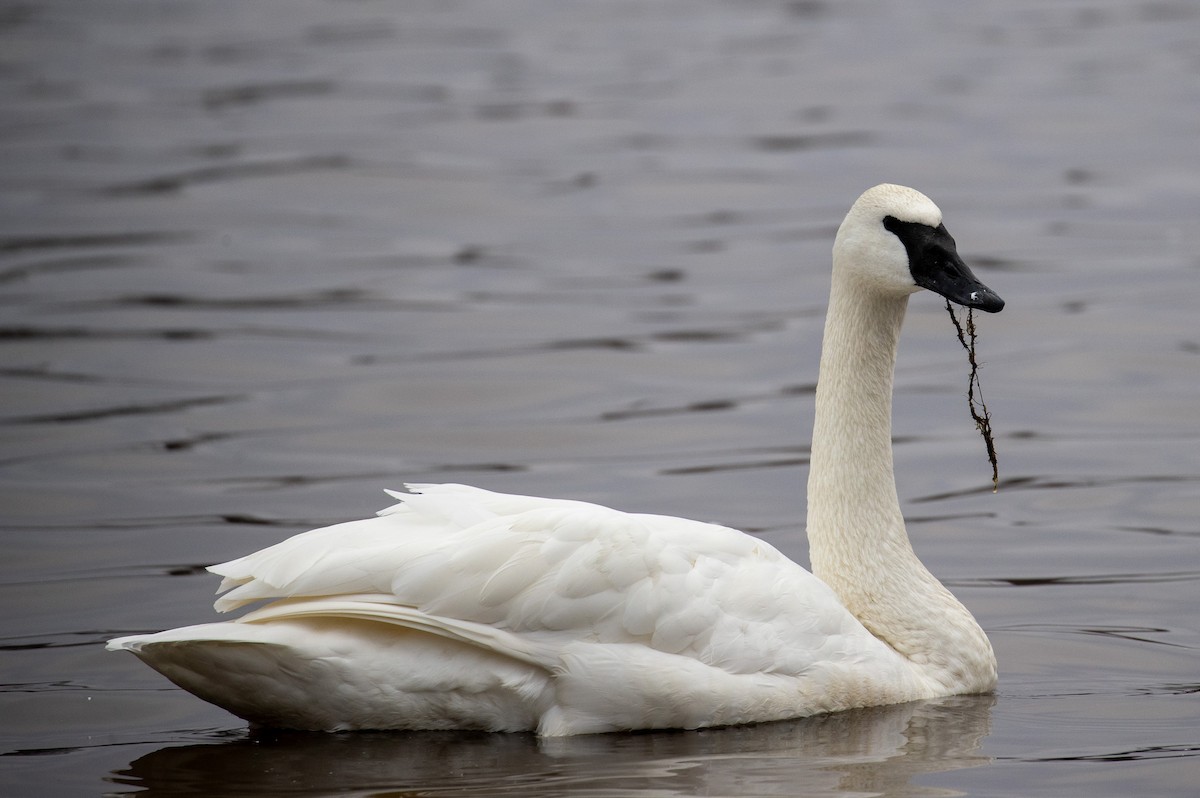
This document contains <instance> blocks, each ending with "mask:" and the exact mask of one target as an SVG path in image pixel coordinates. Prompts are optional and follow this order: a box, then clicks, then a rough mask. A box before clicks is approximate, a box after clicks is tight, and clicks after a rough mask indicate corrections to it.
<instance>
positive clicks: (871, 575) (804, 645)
mask: <svg viewBox="0 0 1200 798" xmlns="http://www.w3.org/2000/svg"><path fill="white" fill-rule="evenodd" d="M920 287H926V288H930V289H931V290H935V291H937V292H938V293H941V294H943V295H944V296H946V297H947V298H949V299H951V300H953V301H956V302H959V303H962V304H967V305H969V306H973V307H979V308H981V309H984V310H993V311H994V310H999V309H1000V307H1002V306H1003V302H1002V301H1001V300H1000V299H999V297H997V296H996V295H995V294H994V293H992V292H991V291H990V290H989V289H987V288H986V287H985V286H983V285H982V284H981V283H979V282H978V281H977V280H976V279H975V278H974V276H973V275H971V273H970V271H969V270H968V269H967V268H966V266H965V265H964V264H962V261H961V260H959V259H958V256H957V253H956V252H955V250H954V242H953V239H951V238H950V237H949V234H948V233H946V232H945V228H944V227H943V226H942V225H941V213H940V211H939V210H938V209H937V207H936V206H935V205H934V204H933V203H932V202H931V201H930V200H928V198H926V197H924V196H923V195H921V194H919V193H918V192H915V191H913V190H912V189H906V188H903V187H899V186H890V185H884V186H877V187H876V188H874V189H871V190H870V191H868V192H866V193H865V194H864V195H863V196H862V197H860V198H859V200H858V201H857V202H856V203H855V204H854V206H853V207H852V208H851V210H850V213H849V214H848V215H847V217H846V220H845V221H844V222H843V224H842V227H841V229H840V230H839V232H838V237H837V241H836V242H835V246H834V272H833V283H832V289H831V295H830V308H829V315H828V318H827V322H826V328H825V339H824V347H823V354H822V358H821V369H820V378H819V381H818V389H817V407H816V421H815V426H814V431H813V445H812V463H811V469H810V477H809V515H808V535H809V540H810V546H811V558H812V563H813V573H809V572H808V571H805V570H804V569H803V568H801V567H800V566H798V565H796V564H795V563H793V562H792V561H790V560H788V559H787V558H786V557H784V556H783V555H782V554H780V553H779V552H778V551H777V550H776V549H774V548H773V547H772V546H770V545H769V544H767V543H765V542H764V541H762V540H759V539H757V538H754V537H751V536H749V535H745V534H743V533H741V532H738V531H736V530H732V529H728V528H725V527H720V526H715V525H712V524H705V523H701V522H697V521H689V520H685V519H680V518H669V517H665V516H654V515H635V514H628V513H623V512H619V511H617V510H612V509H608V508H605V507H600V506H598V505H593V504H586V503H582V502H573V501H564V500H553V499H538V498H531V497H524V496H511V495H505V494H497V493H491V492H488V491H484V490H480V489H478V488H470V487H466V486H459V485H437V486H415V488H414V490H415V493H413V494H394V495H395V496H396V497H397V498H398V499H400V503H399V504H397V505H396V506H394V507H392V508H390V509H388V510H385V511H384V512H383V513H381V514H380V515H379V516H378V517H376V518H371V519H366V520H362V521H353V522H350V523H347V524H341V525H337V526H333V527H328V528H325V529H319V530H314V531H312V532H308V533H304V534H302V535H297V536H295V537H293V538H290V539H288V540H285V541H283V542H282V543H279V544H277V545H275V546H272V547H270V548H267V549H264V550H262V551H259V552H257V553H254V554H251V555H249V556H247V557H243V558H241V559H238V560H234V561H232V562H228V563H225V564H223V565H219V566H214V567H213V568H212V569H211V570H213V571H214V572H215V573H218V574H220V575H222V576H224V577H225V580H224V582H223V583H222V586H221V589H222V590H223V591H226V590H227V591H229V592H227V593H226V594H225V595H224V596H223V597H222V598H221V599H219V600H218V602H217V607H218V609H221V610H228V609H233V608H236V607H239V606H242V605H243V604H247V603H251V602H256V601H260V600H267V601H269V602H270V603H268V604H266V605H265V606H264V607H262V608H260V609H258V610H255V611H253V612H250V613H249V614H247V615H245V616H242V617H241V618H239V619H237V620H236V621H231V622H224V623H216V624H205V625H201V626H193V627H185V628H182V629H175V630H171V631H168V632H162V633H159V634H152V635H137V636H131V637H125V638H120V639H118V640H114V641H112V642H111V643H110V644H109V647H110V648H114V649H126V650H130V651H133V652H134V653H136V654H138V656H140V657H141V658H142V659H144V660H145V661H146V662H147V663H148V664H150V665H151V666H152V667H154V668H156V669H157V670H159V671H160V672H162V673H163V674H164V675H166V676H167V677H168V678H170V679H171V680H172V681H175V682H176V683H177V684H179V685H181V686H183V687H184V688H185V689H188V690H190V691H191V692H193V693H195V694H196V695H198V696H200V697H201V698H204V699H206V700H208V701H211V702H213V703H215V704H218V705H220V706H223V707H225V708H226V709H228V710H230V711H231V712H233V713H235V714H237V715H239V716H241V717H243V718H246V719H247V720H250V721H252V722H254V723H259V724H263V725H270V726H282V727H290V728H304V729H383V728H412V729H439V728H440V729H455V728H457V729H466V728H470V729H487V730H494V731H515V730H537V731H538V733H540V734H544V735H566V734H581V733H590V732H602V731H614V730H623V729H641V728H697V727H703V726H715V725H728V724H736V723H745V722H754V721H765V720H777V719H782V718H790V717H799V716H803V715H811V714H816V713H821V712H829V711H837V710H843V709H849V708H853V707H860V706H869V705H876V704H889V703H897V702H902V701H909V700H914V699H919V698H932V697H937V696H945V695H952V694H955V693H971V692H985V691H988V690H990V689H992V687H993V686H994V684H995V680H996V663H995V658H994V656H993V654H992V649H991V646H990V644H989V643H988V640H987V637H986V636H985V635H984V633H983V631H982V630H981V629H980V627H979V625H978V624H977V623H976V622H975V620H974V618H972V616H971V614H970V613H969V612H968V611H967V610H966V609H965V608H964V607H963V606H962V605H961V604H960V603H959V602H958V601H957V600H956V599H955V598H954V597H953V596H952V595H951V594H950V593H949V591H947V590H946V589H945V588H944V587H943V586H942V585H941V584H940V583H939V582H938V581H937V580H936V579H935V578H934V577H933V576H932V575H930V574H929V572H928V571H927V570H926V569H925V568H924V566H923V565H922V564H921V563H920V561H919V560H918V559H917V557H916V555H915V554H914V553H913V551H912V548H911V546H910V545H909V541H908V536H907V534H906V532H905V528H904V522H903V518H902V516H901V513H900V509H899V502H898V500H897V497H896V488H895V480H894V477H893V474H892V453H891V400H892V397H891V394H892V372H893V369H894V365H895V355H896V345H897V342H898V338H899V333H900V326H901V323H902V321H903V317H904V311H905V308H906V307H907V302H908V297H909V295H910V294H911V293H913V292H914V291H916V290H918V289H919V288H920ZM814 574H815V575H814Z"/></svg>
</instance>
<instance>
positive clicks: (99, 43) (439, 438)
mask: <svg viewBox="0 0 1200 798" xmlns="http://www.w3.org/2000/svg"><path fill="white" fill-rule="evenodd" d="M0 98H2V102H3V109H4V111H3V117H2V118H0V146H2V149H0V153H2V155H0V515H2V520H0V535H2V536H3V538H2V540H3V546H4V550H5V552H6V554H5V557H4V558H3V561H2V563H0V568H2V569H3V570H2V571H0V601H2V602H3V604H2V606H3V608H4V611H3V613H2V616H3V617H2V619H0V682H2V684H0V743H2V744H0V754H2V755H0V793H3V794H4V795H14V796H17V795H39V796H45V795H55V796H56V795H98V794H104V793H111V794H127V793H138V794H144V795H195V796H216V795H237V796H274V795H289V796H298V795H301V796H319V795H331V796H332V795H355V796H366V795H376V796H383V795H394V796H398V795H501V794H519V795H527V796H534V795H537V796H549V795H589V796H623V797H626V798H628V797H631V796H667V795H710V796H754V795H823V796H824V795H828V796H864V795H888V796H947V795H964V794H965V795H976V796H984V795H995V796H1001V795H1004V796H1009V795H1011V796H1017V795H1020V796H1062V795H1087V796H1127V795H1139V796H1149V795H1194V794H1195V790H1196V786H1195V785H1196V784H1197V783H1200V756H1198V755H1200V657H1198V653H1200V651H1198V650H1200V631H1198V630H1200V624H1198V622H1197V603H1198V598H1200V595H1198V592H1197V586H1198V585H1200V461H1198V456H1197V449H1198V446H1200V323H1198V321H1197V319H1198V318H1200V309H1198V307H1197V305H1198V303H1200V223H1198V220H1200V190H1198V187H1200V4H1196V3H1194V2H1191V0H1145V1H1144V2H1137V1H1136V0H1135V1H1132V2H1131V1H1130V0H1071V1H1070V2H1056V3H1046V2H1042V0H1014V1H1013V2H1007V3H979V4H968V3H960V2H952V1H951V0H943V1H942V2H928V1H924V0H921V1H918V2H913V1H912V0H909V1H908V2H900V1H899V0H894V1H891V2H868V1H867V0H847V1H845V2H839V1H836V0H789V1H788V2H773V1H772V2H768V1H766V0H762V1H755V0H746V1H745V2H731V1H722V0H675V1H673V2H672V1H671V0H662V1H661V2H651V1H650V0H626V1H620V0H616V1H613V2H591V3H585V2H571V1H564V0H528V1H527V2H485V1H484V0H445V1H443V0H426V2H381V1H377V0H342V1H340V2H338V1H334V0H329V1H327V2H326V1H318V0H256V1H255V2H240V1H239V0H164V1H163V2H156V3H146V2H136V1H135V0H88V2H79V0H41V2H26V3H18V2H9V3H3V4H2V5H0ZM883 181H893V182H901V183H907V184H910V185H913V186H916V187H917V188H919V189H921V190H922V191H925V192H926V193H928V194H930V195H931V196H932V197H933V198H934V199H935V200H936V201H937V202H938V203H939V204H940V205H941V207H942V209H943V210H944V211H945V213H946V219H947V225H948V227H949V228H950V230H951V231H952V232H953V233H954V235H955V236H956V238H957V239H958V242H959V247H960V251H961V252H962V253H963V254H964V256H965V257H966V259H967V260H968V262H971V263H972V264H974V265H975V267H976V272H977V274H979V276H980V277H981V278H982V279H983V280H984V281H985V282H987V283H989V284H990V285H991V286H992V287H994V288H995V289H996V290H997V291H998V292H999V293H1000V294H1001V295H1002V296H1003V297H1004V298H1005V299H1006V300H1007V301H1008V307H1007V308H1006V309H1005V311H1004V312H1003V313H1002V314H1000V315H998V316H985V317H981V318H977V321H978V324H979V336H980V337H979V344H978V348H979V357H980V358H981V359H982V360H983V361H984V367H983V370H982V372H981V379H982V384H983V390H984V396H985V398H986V400H987V403H988V406H989V408H990V410H991V414H992V423H993V427H994V429H995V431H996V434H997V446H998V449H999V457H1000V476H1001V483H1000V490H999V492H998V493H996V494H995V495H993V494H992V492H991V489H990V488H991V486H990V476H991V474H990V468H989V466H988V464H987V461H986V456H985V453H984V447H983V442H982V440H981V439H980V438H979V436H978V435H977V434H976V432H975V430H974V428H973V424H972V422H971V419H970V417H969V415H968V409H967V405H966V399H965V391H966V380H967V369H966V358H965V353H964V352H963V351H962V349H961V347H960V346H959V344H958V342H957V341H956V340H955V337H954V333H953V329H952V327H951V324H950V320H949V319H948V318H947V314H946V311H945V309H944V308H943V306H942V305H941V303H940V301H938V300H937V299H936V298H934V297H932V296H929V295H919V296H915V297H914V298H913V301H912V303H911V306H910V313H909V318H908V324H907V327H906V329H905V335H904V340H903V342H902V346H901V354H900V362H899V365H898V369H897V394H896V410H895V434H896V447H895V448H896V470H897V475H898V482H899V490H900V495H901V499H902V502H903V505H904V508H905V512H906V514H907V516H908V519H909V528H910V532H911V533H912V536H913V539H914V545H915V546H916V548H917V550H918V551H919V553H920V554H921V555H922V557H923V558H924V559H925V561H926V563H927V564H928V565H929V566H930V568H931V570H933V572H934V573H935V574H937V575H939V576H940V577H942V578H943V579H944V581H945V582H946V583H947V584H948V585H949V586H950V587H951V588H952V589H953V590H954V591H955V592H956V593H957V594H958V595H959V596H960V597H961V598H962V599H963V600H964V602H965V603H966V604H967V605H968V606H969V607H970V608H971V609H972V611H973V612H974V613H975V614H976V616H977V617H978V618H979V619H980V621H981V623H982V624H983V626H984V628H985V629H986V630H987V631H988V633H989V634H990V636H991V638H992V640H993V642H994V644H995V647H996V650H997V653H998V656H999V659H1000V666H1001V674H1002V676H1001V682H1000V686H999V689H998V691H997V693H996V694H995V695H994V696H988V697H973V698H959V699H953V700H947V701H940V702H928V703H922V704H915V705H905V706H901V707H891V708H882V709H876V710H869V711H862V712H852V713H845V714H842V715H837V716H831V717H821V718H813V719H808V720H802V721H796V722H789V723H776V724H765V725H761V726H755V727H747V728H734V729H720V730H710V731H702V732H672V733H646V734H630V735H608V736H600V737H589V738H581V739H570V740H556V741H549V742H545V741H538V740H537V739H536V738H534V737H533V736H530V735H486V734H449V733H445V734H443V733H438V734H357V735H298V734H262V735H256V734H252V733H251V732H249V731H248V730H247V729H246V728H245V726H244V724H242V723H241V722H240V721H238V720H237V719H236V718H234V717H232V716H230V715H227V714H226V713H224V712H223V711H221V710H219V709H216V708H215V707H211V706H209V705H207V704H204V703H202V702H200V701H199V700H197V699H194V698H192V697H191V696H189V695H188V694H186V693H183V692H182V691H179V690H177V689H175V688H173V687H172V686H171V685H169V684H168V683H167V682H165V681H164V680H163V679H162V678H161V677H159V676H158V675H157V674H155V673H154V672H152V671H151V670H149V669H148V668H146V667H144V666H142V665H141V664H140V663H138V662H137V661H136V660H135V659H134V658H132V657H129V656H127V655H117V654H111V653H106V652H105V651H104V650H103V646H102V642H103V641H104V640H105V639H106V638H108V637H110V636H113V635H115V634H118V633H129V632H136V631H150V630H157V629H162V628H167V627H171V626H178V625H183V624H188V623H195V622H201V621H206V620H211V619H213V618H214V617H215V613H214V612H213V611H212V609H211V601H212V593H213V591H214V590H215V588H216V584H217V581H218V580H217V579H216V578H215V577H212V576H210V575H208V574H206V573H205V572H204V571H203V566H204V565H207V564H210V563H213V562H220V561H223V560H227V559H230V558H232V557H235V556H238V555H241V554H245V553H247V552H249V551H252V550H254V549H257V548H260V547H262V546H264V545H267V544H270V543H273V542H275V541H278V540H280V539H282V538H284V537H286V536H288V535H291V534H294V533H296V532H300V531H303V530H305V529H308V528H311V527H314V526H318V525H322V524H326V523H330V522H334V521H339V520H347V519H351V518H356V517H363V516H366V515H369V514H370V513H372V512H374V511H375V510H377V509H379V508H381V507H383V506H385V505H386V504H388V503H389V500H388V499H387V497H386V496H385V495H384V494H383V492H382V491H383V489H384V488H394V487H398V486H399V485H400V484H401V483H404V482H429V481H461V482H470V483H474V484H478V485H481V486H483V487H487V488H491V489H496V490H503V491H511V492H518V493H532V494H538V495H550V496H567V497H575V498H580V499H586V500H591V501H599V502H603V503H605V504H610V505H613V506H616V507H620V508H622V509H627V510H637V511H651V512H660V513H668V514H676V515H686V516H689V517H694V518H699V519H704V520H711V521H718V522H721V523H724V524H729V525H733V526H736V527H739V528H742V529H746V530H748V531H751V532H753V533H754V534H757V535H761V536H762V537H764V538H766V539H767V540H769V541H770V542H772V543H773V544H775V545H777V546H779V547H780V548H782V549H783V550H784V551H786V552H787V553H788V554H789V555H791V556H793V557H795V558H796V559H798V560H800V561H801V562H806V554H805V550H806V546H805V543H804V539H803V518H804V511H805V498H804V485H805V480H806V477H807V459H806V458H807V452H808V449H807V444H808V438H809V431H810V429H811V423H812V409H813V408H812V404H813V392H812V388H813V383H814V381H815V379H816V369H817V356H818V350H819V345H820V331H821V324H822V318H823V313H824V304H825V299H826V292H827V290H828V270H829V250H830V245H831V242H832V236H833V231H834V230H835V229H836V226H837V224H838V223H839V221H840V219H841V217H842V215H843V214H844V213H845V210H846V208H847V207H848V206H849V204H850V202H852V201H853V199H854V198H855V197H856V196H857V195H858V194H859V193H860V192H861V191H862V190H863V189H865V188H867V187H868V186H870V185H873V184H874V183H878V182H883Z"/></svg>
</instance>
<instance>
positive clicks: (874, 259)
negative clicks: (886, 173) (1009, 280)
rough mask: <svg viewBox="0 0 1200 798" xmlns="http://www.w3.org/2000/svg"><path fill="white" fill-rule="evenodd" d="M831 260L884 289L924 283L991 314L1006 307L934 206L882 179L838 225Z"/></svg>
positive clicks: (910, 288)
mask: <svg viewBox="0 0 1200 798" xmlns="http://www.w3.org/2000/svg"><path fill="white" fill-rule="evenodd" d="M833 262H834V268H835V270H838V271H841V272H842V273H844V274H848V275H851V276H853V277H855V278H857V279H858V280H859V281H861V282H863V283H865V284H866V285H867V286H869V287H871V288H872V289H874V290H876V291H879V292H882V293H890V294H897V295H907V294H911V293H912V292H914V291H916V290H917V289H919V288H927V289H929V290H930V291H933V292H934V293H937V294H941V295H942V296H944V297H946V299H949V300H950V301H951V302H956V303H958V304H959V305H963V306H965V307H969V308H979V309H980V310H986V311H988V312H989V313H996V312H998V311H999V310H1001V309H1002V308H1003V307H1004V300H1003V299H1001V298H1000V297H999V296H997V294H996V292H995V291H993V290H992V289H990V288H988V287H987V286H986V285H984V284H983V283H981V282H980V281H979V280H978V279H977V278H976V277H975V275H974V274H972V273H971V270H970V269H969V268H967V264H965V263H963V261H962V258H960V257H959V256H958V250H957V249H956V248H955V245H954V239H953V238H951V237H950V233H948V232H947V231H946V226H945V225H944V224H942V212H941V211H940V210H938V206H936V205H934V204H933V200H931V199H929V197H926V196H925V195H924V194H922V193H921V192H919V191H915V190H913V189H911V188H906V187H905V186H896V185H892V184H890V183H884V184H883V185H879V186H875V187H874V188H871V189H868V190H867V191H866V192H864V193H863V195H862V196H861V197H859V198H858V200H857V201H856V202H855V203H854V205H853V206H852V207H851V208H850V212H849V213H848V214H846V218H845V220H844V221H843V222H842V226H841V227H840V228H838V233H837V239H836V241H835V242H834V245H833Z"/></svg>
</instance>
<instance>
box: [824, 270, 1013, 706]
mask: <svg viewBox="0 0 1200 798" xmlns="http://www.w3.org/2000/svg"><path fill="white" fill-rule="evenodd" d="M852 280H853V278H851V277H847V276H845V275H844V274H840V273H839V270H838V269H837V268H835V269H834V276H833V286H832V289H831V291H830V299H829V316H828V318H827V319H826V321H825V339H824V344H823V348H822V352H821V370H820V376H819V378H818V381H817V396H816V417H815V423H814V428H813V437H812V461H811V467H810V471H809V480H808V538H809V547H810V557H811V561H812V569H813V573H814V574H816V575H817V576H818V577H819V578H821V579H822V580H823V581H825V583H826V584H828V585H829V586H830V587H832V588H833V589H834V591H835V592H836V593H837V594H838V596H839V598H841V600H842V602H843V603H844V604H845V606H846V607H847V608H848V609H849V610H850V611H851V612H852V613H854V615H855V616H856V617H857V618H858V619H859V620H860V621H861V622H862V623H863V625H864V626H866V627H867V629H869V630H870V631H871V632H872V634H874V635H875V636H876V637H878V638H880V639H881V640H883V641H884V642H886V643H887V644H888V645H890V646H891V647H892V648H894V649H895V650H896V651H897V652H899V653H900V654H901V655H902V656H904V657H905V658H907V659H908V660H909V661H910V662H912V663H913V664H914V665H916V666H917V667H919V668H920V669H921V670H922V671H923V672H924V673H925V674H926V675H927V676H928V677H930V678H932V679H934V680H936V681H939V682H942V683H944V684H946V685H947V686H951V687H954V688H955V689H956V691H957V692H972V691H985V690H988V689H991V687H992V685H993V683H994V681H995V657H994V655H993V654H992V648H991V644H990V643H988V640H987V637H986V636H985V635H984V633H983V631H982V630H981V629H980V628H979V625H978V624H977V623H976V622H975V619H974V618H972V617H971V614H970V613H969V612H968V611H967V609H966V608H965V607H963V606H962V604H960V603H959V602H958V600H957V599H955V598H954V596H952V595H951V594H950V592H949V591H948V590H946V588H945V587H943V586H942V584H941V583H940V582H938V580H937V579H935V578H934V577H933V576H932V575H931V574H930V573H929V571H928V570H926V569H925V566H923V565H922V564H921V562H920V561H919V560H918V559H917V557H916V555H915V554H914V553H913V550H912V546H911V545H910V543H909V540H908V533H907V531H906V530H905V527H904V518H903V516H902V515H901V513H900V502H899V499H898V498H897V495H896V481H895V477H894V475H893V471H892V435H891V429H892V375H893V372H894V370H895V364H896V344H897V342H898V340H899V337H900V326H901V324H902V323H903V321H904V313H905V310H906V309H907V307H908V297H907V296H898V297H897V296H886V295H881V294H879V293H878V292H875V291H872V290H870V289H869V288H866V287H864V286H862V285H858V284H855V283H853V282H852Z"/></svg>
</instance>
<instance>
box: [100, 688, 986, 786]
mask: <svg viewBox="0 0 1200 798" xmlns="http://www.w3.org/2000/svg"><path fill="white" fill-rule="evenodd" d="M993 703H994V698H992V697H991V696H959V697H953V698H946V699H937V700H931V701H919V702H914V703H911V704H903V705H900V706H894V707H875V708H871V709H865V710H856V711H853V712H843V713H840V714H836V715H827V716H822V717H816V718H806V719H803V720H798V721H786V722H780V723H768V724H762V725H758V726H745V727H736V728H727V729H710V730H703V731H695V732H643V733H634V734H607V735H591V736H584V737H570V738H562V739H546V740H539V739H537V738H536V737H534V736H532V735H528V734H484V733H464V732H386V733H384V732H380V733H354V734H309V733H291V732H259V733H253V734H247V735H246V736H245V737H243V738H240V739H237V740H233V741H230V742H226V743H216V744H208V745H190V746H184V747H171V748H163V749H160V750H158V751H155V752H153V753H150V754H147V755H145V756H143V757H140V758H139V759H136V760H134V761H133V762H132V763H130V765H129V767H128V768H127V769H125V770H122V771H119V772H117V773H115V774H113V776H112V777H111V778H112V780H113V781H114V782H116V783H118V784H122V785H129V786H136V787H140V788H141V789H142V792H139V793H138V795H142V796H166V795H172V796H181V795H182V796H190V795H204V796H212V795H226V796H231V795H254V796H268V795H305V796H332V795H337V796H366V795H371V796H402V795H437V796H450V795H473V796H483V795H497V794H510V793H511V794H518V795H522V796H555V795H563V796H565V795H611V796H649V795H654V796H671V795H687V796H694V795H707V796H716V795H727V796H740V795H756V796H770V795H791V796H794V795H805V796H812V795H861V794H868V795H884V796H900V795H905V796H911V795H914V794H917V793H919V794H921V795H953V794H956V793H953V792H949V791H942V790H937V789H933V788H927V787H915V785H913V783H912V779H913V777H915V776H920V775H923V774H928V773H939V772H945V771H951V770H958V769H962V768H971V767H978V766H979V765H983V764H986V763H988V762H989V758H988V757H986V756H983V755H982V754H980V753H979V749H980V745H981V743H982V741H983V739H984V738H985V737H986V736H987V734H988V732H989V729H990V712H991V707H992V704H993Z"/></svg>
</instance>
